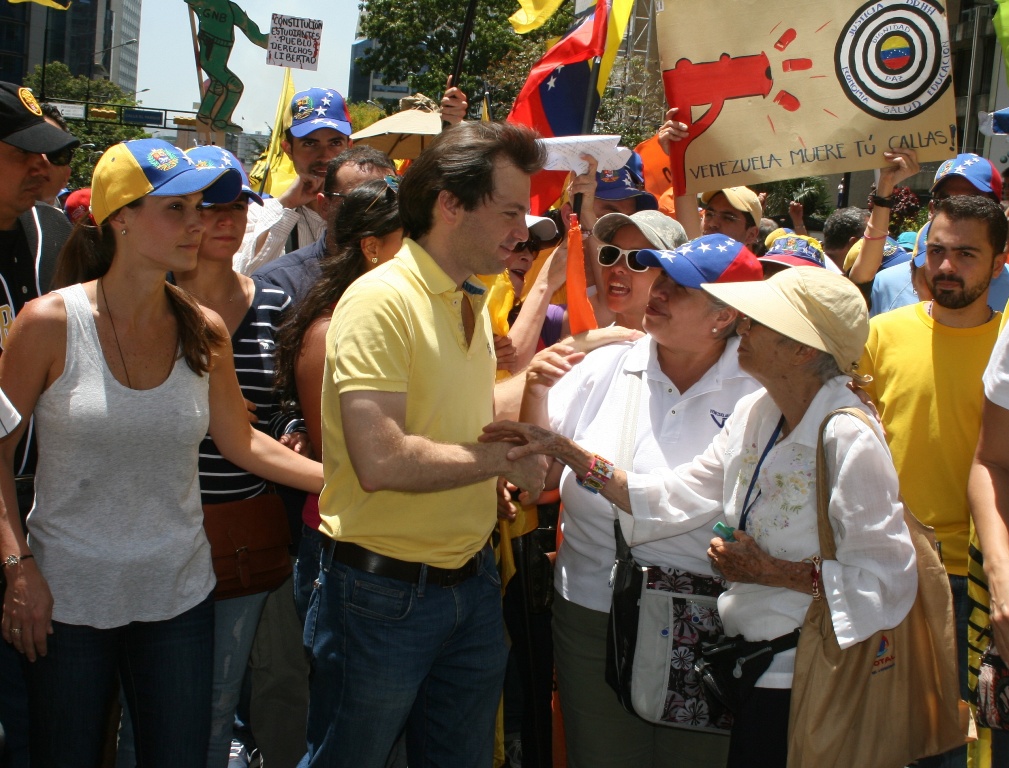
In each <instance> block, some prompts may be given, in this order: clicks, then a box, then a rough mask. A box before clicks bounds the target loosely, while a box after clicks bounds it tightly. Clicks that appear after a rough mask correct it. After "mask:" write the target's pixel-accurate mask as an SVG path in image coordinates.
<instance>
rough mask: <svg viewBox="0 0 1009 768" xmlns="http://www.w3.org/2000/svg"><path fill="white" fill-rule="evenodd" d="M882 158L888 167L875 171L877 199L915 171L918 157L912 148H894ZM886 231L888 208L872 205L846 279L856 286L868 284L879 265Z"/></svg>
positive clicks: (881, 261) (881, 260)
mask: <svg viewBox="0 0 1009 768" xmlns="http://www.w3.org/2000/svg"><path fill="white" fill-rule="evenodd" d="M883 159H884V160H886V161H887V162H888V163H890V164H889V165H887V166H885V167H884V168H882V169H881V170H880V172H879V184H877V185H876V195H877V196H878V197H890V196H891V195H892V194H893V188H894V187H896V186H897V185H898V184H899V183H900V182H902V181H904V179H909V178H910V177H912V176H914V175H915V174H916V173H918V171H919V167H918V157H917V155H916V154H915V152H914V150H913V149H898V150H894V151H893V152H884V153H883ZM889 229H890V209H889V208H888V207H885V206H882V205H874V206H873V207H872V214H871V215H870V216H869V223H868V224H866V226H865V234H866V237H865V239H864V240H863V241H862V249H861V251H860V252H859V254H858V258H856V259H855V262H854V263H853V264H852V265H851V269H850V270H849V271H848V277H849V278H850V279H851V282H853V283H855V284H856V285H861V284H862V283H871V282H872V279H873V278H874V277H875V276H876V273H877V272H878V271H879V267H880V265H881V264H882V263H883V245H884V243H885V242H886V237H887V233H888V232H889Z"/></svg>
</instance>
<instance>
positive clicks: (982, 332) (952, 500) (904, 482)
mask: <svg viewBox="0 0 1009 768" xmlns="http://www.w3.org/2000/svg"><path fill="white" fill-rule="evenodd" d="M925 310H926V305H925V304H924V303H919V304H912V305H910V306H907V307H900V308H898V309H895V310H893V311H891V312H884V313H883V314H882V315H877V316H876V317H874V318H872V320H870V321H869V340H868V342H867V343H866V345H865V352H864V354H863V355H862V360H861V362H860V363H859V366H858V372H859V373H863V374H869V375H871V376H872V377H873V381H872V383H870V384H868V385H867V386H866V387H865V390H866V392H868V393H869V396H870V397H871V398H872V399H873V402H875V403H876V407H877V408H878V409H879V416H880V420H881V421H882V423H883V428H884V429H885V430H886V440H887V442H888V443H889V445H890V452H891V454H892V455H893V463H894V466H895V467H896V468H897V474H898V476H899V477H900V492H901V494H902V495H903V496H904V500H905V501H906V502H907V506H908V508H909V509H910V510H911V512H913V513H914V515H915V517H917V518H918V519H919V520H921V521H922V522H923V523H925V524H926V525H931V526H934V527H935V535H936V538H937V539H938V540H939V541H940V542H941V544H942V559H943V562H944V564H945V565H946V570H947V571H948V572H949V573H951V574H953V575H954V576H966V575H967V542H968V538H969V535H970V505H969V504H968V503H967V476H968V474H969V473H970V465H971V460H972V459H973V458H974V449H975V448H976V447H977V436H978V432H979V431H980V429H981V406H982V403H983V402H984V389H983V387H982V385H981V375H982V374H983V373H984V369H985V367H987V365H988V358H989V357H990V356H991V351H992V348H993V347H994V346H995V339H996V338H997V337H998V327H999V320H1000V319H1001V317H1000V315H999V313H998V312H996V313H995V314H994V315H993V316H992V318H991V320H989V321H988V322H987V323H985V324H984V325H979V326H977V327H974V328H951V327H950V326H946V325H942V324H940V323H936V322H934V321H933V320H932V318H931V317H929V316H928V313H927V312H926V311H925Z"/></svg>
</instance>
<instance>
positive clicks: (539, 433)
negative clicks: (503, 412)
mask: <svg viewBox="0 0 1009 768" xmlns="http://www.w3.org/2000/svg"><path fill="white" fill-rule="evenodd" d="M478 439H479V441H480V442H481V443H496V442H512V443H516V446H515V447H514V448H512V449H511V450H510V451H509V452H508V460H509V461H516V460H518V459H521V458H523V457H524V456H529V455H531V454H539V455H541V456H553V457H554V458H555V459H562V460H563V459H564V458H566V457H568V456H569V455H570V454H571V453H572V451H573V450H574V449H578V446H576V445H575V444H574V443H573V442H572V441H571V440H569V439H568V438H566V437H564V436H563V435H558V434H557V433H556V432H551V431H550V430H549V429H544V428H543V427H537V426H535V425H533V424H526V423H524V422H521V421H495V422H494V423H493V424H488V425H487V426H486V427H484V428H483V434H482V435H480V437H479V438H478ZM578 450H579V451H580V450H581V449H578Z"/></svg>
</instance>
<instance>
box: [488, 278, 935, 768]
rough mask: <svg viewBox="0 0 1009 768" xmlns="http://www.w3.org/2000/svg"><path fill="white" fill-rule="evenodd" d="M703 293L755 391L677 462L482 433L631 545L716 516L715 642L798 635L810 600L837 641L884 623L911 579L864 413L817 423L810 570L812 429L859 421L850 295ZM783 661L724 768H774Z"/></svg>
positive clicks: (846, 290) (858, 334)
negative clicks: (611, 513)
mask: <svg viewBox="0 0 1009 768" xmlns="http://www.w3.org/2000/svg"><path fill="white" fill-rule="evenodd" d="M703 289H704V290H705V291H706V292H707V293H708V294H710V295H711V296H712V297H714V298H716V299H718V300H719V301H722V302H724V303H725V304H726V305H727V306H730V307H733V308H734V309H735V310H736V311H738V312H740V313H742V314H744V315H745V317H744V318H743V319H741V320H740V322H739V325H738V333H739V335H740V339H741V340H740V343H739V365H740V367H741V368H742V369H743V370H744V371H746V372H747V373H749V374H750V375H752V376H753V377H754V378H755V379H756V380H757V381H758V382H759V383H760V384H762V385H763V386H764V387H765V389H763V390H760V391H758V392H755V393H753V394H752V395H749V396H747V397H745V398H743V399H742V400H741V401H740V402H739V403H738V404H737V405H736V407H735V409H734V412H733V414H732V416H731V417H730V418H729V419H728V420H727V421H726V424H725V427H724V429H723V430H722V431H721V432H719V433H718V434H717V435H716V436H715V438H714V440H712V441H711V443H710V444H709V445H708V447H707V448H706V449H705V450H704V451H703V453H701V454H700V455H698V456H697V457H696V458H695V459H694V460H693V461H692V462H690V463H688V464H685V465H683V466H679V467H677V468H675V469H656V470H652V471H651V472H649V473H643V472H640V471H639V470H638V468H637V467H635V468H634V470H633V471H631V472H625V471H624V470H622V469H616V468H614V466H613V464H612V463H611V460H609V459H607V458H603V457H601V456H599V455H595V454H594V453H593V451H592V449H591V448H588V449H587V448H585V447H582V446H580V445H578V444H576V443H575V442H574V441H572V440H570V439H568V438H566V437H562V436H560V435H557V434H553V433H551V432H548V431H547V430H544V429H541V428H539V427H534V426H528V425H522V424H498V425H492V426H491V427H490V428H489V430H490V435H491V436H493V437H502V436H512V437H521V438H522V439H523V440H525V441H526V442H527V444H526V445H524V446H521V447H518V448H516V449H514V450H513V451H512V454H513V455H515V456H518V455H521V454H525V453H530V452H536V453H543V454H546V455H549V456H553V457H554V458H556V459H558V460H559V461H560V462H562V463H563V464H564V465H566V466H567V467H568V470H569V471H570V472H571V473H572V474H573V475H574V476H576V477H578V478H581V479H582V481H583V487H582V488H581V489H580V490H581V491H582V492H583V493H587V494H589V495H594V494H596V493H598V494H599V495H600V496H602V497H603V498H605V499H606V500H607V501H609V502H612V503H613V504H614V505H615V506H616V507H618V508H619V509H620V510H621V512H620V515H619V521H620V524H621V528H622V531H623V532H624V534H625V536H626V537H627V540H628V542H629V543H630V544H631V545H632V546H635V545H641V544H645V543H648V542H653V541H661V540H665V539H666V538H667V537H669V536H679V535H682V534H683V533H685V532H688V531H697V530H700V531H707V530H710V527H711V524H712V523H715V522H716V521H722V520H724V521H725V523H727V524H728V526H730V527H731V528H734V529H735V530H734V531H733V532H732V536H731V538H730V539H729V540H726V539H722V538H720V537H719V538H715V539H712V540H711V542H710V546H708V547H707V553H706V554H707V558H708V559H709V560H710V562H711V565H712V567H713V568H716V569H717V570H718V571H719V572H721V574H722V575H723V576H724V577H725V578H726V579H727V580H728V582H729V588H728V589H727V590H726V591H725V592H724V593H723V594H722V595H721V596H720V597H719V599H718V609H719V613H720V614H721V618H722V622H723V624H724V628H725V634H726V635H730V636H731V635H739V634H741V635H743V637H744V638H745V639H746V640H752V641H756V640H761V641H763V640H771V639H776V638H783V637H785V636H787V635H789V634H790V633H792V632H794V630H795V629H796V628H798V627H799V626H801V624H802V622H803V619H804V618H805V615H806V611H807V609H808V608H809V605H810V603H811V601H813V600H826V601H827V603H828V607H829V609H830V614H831V618H832V620H833V625H834V630H835V633H836V635H837V640H838V643H839V645H840V646H841V648H847V647H850V646H851V645H853V644H854V643H856V642H859V641H861V640H864V639H866V638H868V637H870V636H872V635H873V634H874V633H875V632H877V631H878V630H881V629H887V628H890V627H894V626H896V625H897V624H898V623H900V621H901V620H903V618H904V617H905V616H906V615H907V612H908V611H909V610H910V608H911V605H912V603H913V601H914V599H915V595H916V592H917V571H916V569H915V553H914V546H913V544H912V543H911V539H910V535H909V533H908V530H907V526H906V525H905V523H904V516H903V507H902V505H901V503H900V501H899V489H898V481H897V473H896V471H895V470H894V468H893V462H892V461H891V459H890V454H889V451H888V450H887V448H886V443H885V441H884V439H883V435H882V432H881V430H880V428H879V427H878V425H877V424H876V423H875V421H874V420H873V421H872V423H873V426H868V425H867V424H866V423H864V422H863V421H862V420H861V419H859V418H857V417H854V416H852V415H849V414H841V415H837V416H835V417H833V418H832V419H831V420H830V421H829V422H828V423H827V425H826V427H825V428H824V430H823V441H824V447H825V452H826V462H827V469H828V475H829V477H830V479H831V491H830V501H829V507H828V514H829V517H830V519H831V524H832V528H833V533H834V536H835V539H836V544H837V551H836V560H828V561H825V562H823V563H822V567H821V564H820V561H819V555H820V553H819V539H818V535H817V530H818V528H817V502H816V479H815V478H816V471H815V470H816V451H817V448H816V445H817V438H818V436H819V432H820V426H821V423H822V422H823V421H824V419H825V417H826V416H827V415H828V414H829V413H830V412H831V411H833V410H835V409H837V408H841V407H850V408H858V409H860V410H862V411H863V412H864V413H865V414H866V415H869V411H868V409H867V408H866V407H865V406H864V405H862V403H861V401H860V400H859V398H858V397H857V396H856V395H855V394H854V393H853V392H852V391H851V390H850V389H849V387H848V383H849V382H850V381H851V380H852V379H853V378H856V377H857V374H856V372H855V371H856V367H857V361H858V360H859V358H860V356H861V354H862V349H863V347H864V345H865V341H866V339H867V338H868V334H869V325H868V313H867V310H866V307H865V302H864V301H863V300H862V296H861V294H860V292H859V290H858V288H856V287H855V286H854V285H853V284H852V283H851V282H849V281H848V280H847V279H845V278H843V277H841V276H840V275H835V274H833V273H830V272H828V271H827V270H823V269H802V268H799V269H787V270H785V271H783V272H780V273H778V274H776V275H773V276H772V277H771V278H769V279H768V280H767V281H766V282H747V283H736V284H711V283H708V284H705V285H704V286H703ZM869 418H870V419H871V418H872V417H871V415H870V416H869ZM610 456H612V454H610ZM725 533H729V532H728V531H725ZM709 536H710V534H709ZM703 551H704V549H703V548H702V549H701V552H703ZM794 657H795V651H794V648H793V650H782V651H781V652H779V653H777V654H776V655H775V656H774V658H773V660H772V662H771V665H770V667H769V668H768V669H767V671H766V672H765V673H764V674H763V675H762V676H761V677H760V678H759V679H758V680H757V687H756V688H755V690H754V692H753V694H752V695H751V696H750V698H749V700H748V701H747V702H746V704H745V705H744V708H743V709H742V710H741V711H739V712H737V713H736V714H735V721H734V723H733V728H732V734H731V737H730V745H729V758H728V765H729V766H730V767H731V768H735V767H736V766H748V767H752V766H757V767H758V768H759V767H761V766H775V767H782V768H783V767H784V766H785V764H786V761H787V751H788V717H789V703H790V695H791V690H790V689H791V685H792V669H793V664H794ZM857 705H858V704H857V702H852V703H851V706H857Z"/></svg>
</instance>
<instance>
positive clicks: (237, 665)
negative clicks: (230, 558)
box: [207, 592, 270, 768]
mask: <svg viewBox="0 0 1009 768" xmlns="http://www.w3.org/2000/svg"><path fill="white" fill-rule="evenodd" d="M269 594H270V593H269V592H260V593H259V594H255V595H247V596H245V597H233V598H231V599H230V600H220V601H218V602H217V604H216V605H215V606H214V608H215V610H216V612H217V616H216V619H215V621H214V624H215V626H214V684H213V696H212V698H211V706H210V748H209V749H208V750H207V768H217V767H219V768H225V766H227V764H228V752H229V751H230V749H231V733H232V731H233V730H234V725H235V710H236V709H238V699H239V697H240V696H241V693H242V679H243V678H244V677H245V670H246V668H247V667H248V666H249V654H250V653H251V652H252V641H253V639H255V637H256V627H258V626H259V616H260V614H262V612H263V606H264V605H265V604H266V598H267V596H268V595H269Z"/></svg>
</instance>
